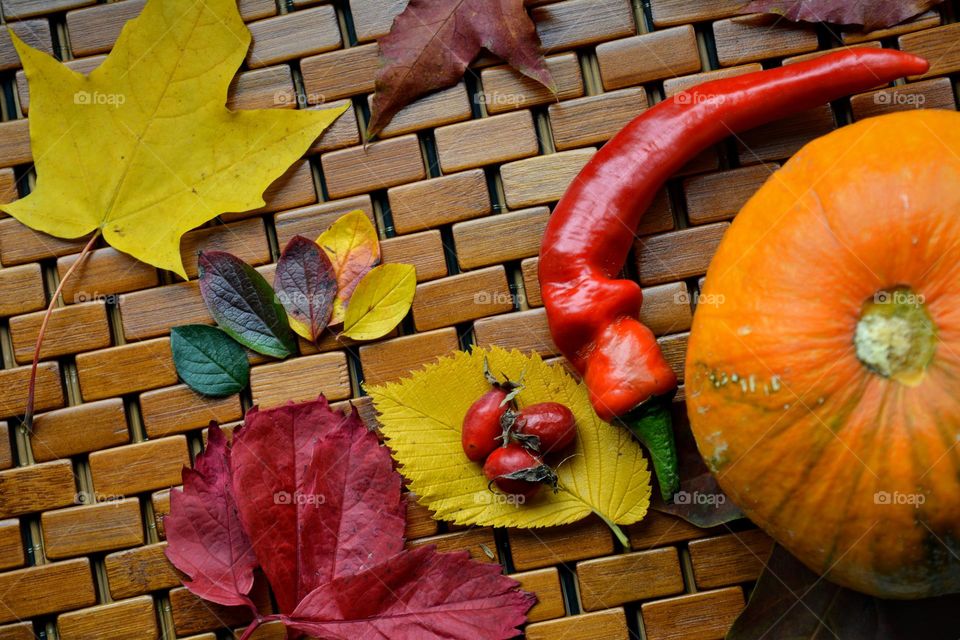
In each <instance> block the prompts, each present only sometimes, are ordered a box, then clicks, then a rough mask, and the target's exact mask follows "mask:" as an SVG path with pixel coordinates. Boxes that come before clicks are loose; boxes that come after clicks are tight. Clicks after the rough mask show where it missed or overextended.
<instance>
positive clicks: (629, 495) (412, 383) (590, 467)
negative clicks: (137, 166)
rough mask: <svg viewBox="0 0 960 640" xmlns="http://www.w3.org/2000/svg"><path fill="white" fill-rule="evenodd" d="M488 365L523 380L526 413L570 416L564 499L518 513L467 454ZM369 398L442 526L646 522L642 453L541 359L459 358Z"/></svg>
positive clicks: (494, 350)
mask: <svg viewBox="0 0 960 640" xmlns="http://www.w3.org/2000/svg"><path fill="white" fill-rule="evenodd" d="M484 356H486V357H487V358H488V359H489V362H490V369H491V370H492V371H493V372H494V373H495V374H500V373H503V374H505V375H507V376H509V377H510V379H511V380H518V379H520V376H521V375H523V384H524V389H523V391H521V392H520V394H519V395H518V396H517V403H518V404H519V406H520V407H521V408H522V407H524V406H527V405H530V404H535V403H537V402H547V401H552V402H560V403H562V404H565V405H566V406H568V407H569V408H570V410H571V411H573V414H574V417H575V418H576V421H577V440H576V443H575V445H573V449H572V451H570V453H569V457H568V458H566V459H565V460H564V461H563V462H561V463H560V464H559V465H558V466H557V468H556V472H557V475H558V476H559V485H560V491H559V492H558V493H553V492H552V491H550V490H549V489H546V488H544V489H542V490H541V491H539V492H538V493H537V494H536V495H535V496H534V497H533V498H532V499H531V500H529V501H528V502H527V503H526V504H516V502H515V501H514V500H510V499H508V496H504V495H502V494H496V493H492V492H491V491H490V490H489V489H488V488H487V484H488V481H487V479H486V477H485V476H484V475H483V469H482V467H481V465H479V464H477V463H475V462H471V461H470V460H469V459H467V456H466V454H465V453H464V452H463V448H462V446H461V443H460V428H461V424H462V423H463V417H464V415H466V413H467V409H468V408H469V407H470V405H471V404H473V402H474V400H476V399H477V398H479V397H480V396H481V395H482V394H483V393H485V392H486V391H488V390H489V388H490V385H489V383H488V382H487V381H486V380H485V379H484V376H483V358H484ZM367 392H368V393H369V394H370V396H371V397H372V398H373V403H374V406H376V408H377V411H379V412H380V414H381V415H380V423H381V424H382V425H383V428H382V431H383V434H384V436H385V437H386V440H387V444H388V445H389V446H390V448H391V449H392V450H393V452H394V457H395V458H396V460H397V462H398V463H399V464H400V470H401V472H402V473H403V475H404V476H405V477H406V478H407V479H409V480H410V483H411V484H410V488H411V490H412V491H414V492H415V493H416V494H417V495H419V496H420V502H421V503H422V504H424V505H426V506H427V507H429V508H430V509H432V510H433V511H435V512H436V516H437V518H438V519H442V520H452V521H453V522H455V523H457V524H464V525H472V524H475V525H482V526H495V527H546V526H553V525H560V524H567V523H570V522H575V521H577V520H580V519H581V518H584V517H586V516H588V515H590V513H596V514H597V515H599V516H600V517H601V518H603V519H605V520H607V521H608V522H612V523H616V524H632V523H634V522H637V521H638V520H640V519H642V518H643V517H644V515H646V512H647V507H648V505H649V504H650V473H649V471H648V470H647V461H646V458H644V454H643V452H642V450H641V448H640V445H639V444H638V443H637V441H636V440H635V439H634V438H633V436H632V435H630V433H629V432H628V431H627V430H626V429H624V428H622V427H617V426H614V425H611V424H609V423H606V422H603V421H602V420H600V418H598V417H597V414H596V413H595V412H594V411H593V408H592V407H591V405H590V398H589V396H588V393H587V389H586V387H585V386H583V385H582V384H578V383H577V382H576V381H575V380H574V379H573V378H572V377H571V376H570V374H568V373H567V372H566V371H565V370H564V368H563V367H561V366H559V365H548V364H547V363H545V362H544V361H543V360H542V359H541V358H540V356H538V355H536V354H534V355H532V356H527V355H524V354H522V353H520V352H519V351H517V350H513V351H506V350H504V349H501V348H499V347H491V348H490V349H479V348H476V349H474V350H473V351H472V352H471V353H465V352H462V351H461V352H457V353H456V354H454V355H453V356H452V357H446V358H442V359H441V360H440V361H439V362H437V363H435V364H431V365H428V366H427V367H426V368H425V369H422V370H420V371H418V372H416V373H415V374H413V377H410V378H405V379H403V380H401V381H399V382H393V383H388V384H386V385H383V386H375V387H368V388H367Z"/></svg>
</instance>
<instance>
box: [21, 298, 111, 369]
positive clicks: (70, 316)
mask: <svg viewBox="0 0 960 640" xmlns="http://www.w3.org/2000/svg"><path fill="white" fill-rule="evenodd" d="M45 315H46V312H44V311H36V312H34V313H30V314H27V315H23V316H16V317H14V318H10V335H11V338H12V339H13V357H14V358H15V359H16V361H17V362H18V363H20V364H27V363H30V362H32V361H33V352H34V348H35V346H36V342H37V335H38V334H39V333H40V324H41V323H42V322H43V318H44V316H45ZM110 343H111V338H110V325H109V324H108V323H107V307H106V304H104V303H103V302H87V303H85V304H75V305H71V306H69V307H62V308H59V309H54V310H53V313H51V314H50V319H49V322H48V324H47V332H46V336H45V338H44V340H43V344H42V345H41V346H40V358H41V359H47V358H57V357H60V356H66V355H72V354H75V353H80V352H81V351H89V350H91V349H102V348H103V347H109V346H110Z"/></svg>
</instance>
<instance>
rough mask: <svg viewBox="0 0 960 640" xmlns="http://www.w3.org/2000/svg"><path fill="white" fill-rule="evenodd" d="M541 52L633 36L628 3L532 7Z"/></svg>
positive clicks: (596, 0) (588, 1) (582, 1)
mask: <svg viewBox="0 0 960 640" xmlns="http://www.w3.org/2000/svg"><path fill="white" fill-rule="evenodd" d="M530 13H531V15H532V17H533V19H534V21H535V22H536V23H537V34H538V35H539V36H540V45H541V48H542V49H543V50H544V51H547V52H552V51H559V50H561V49H572V48H575V47H582V46H586V45H589V44H596V43H597V42H603V41H605V40H612V39H614V38H621V37H623V36H629V35H633V34H634V33H636V32H637V26H636V24H634V22H633V8H632V7H631V6H630V1H629V0H568V1H567V2H557V3H553V4H547V5H544V6H542V7H536V8H534V9H533V10H532V11H531V12H530Z"/></svg>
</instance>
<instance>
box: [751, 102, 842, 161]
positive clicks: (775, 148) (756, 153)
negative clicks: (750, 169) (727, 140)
mask: <svg viewBox="0 0 960 640" xmlns="http://www.w3.org/2000/svg"><path fill="white" fill-rule="evenodd" d="M835 126H836V125H835V124H834V120H833V112H832V111H831V110H830V106H829V105H823V106H821V107H816V108H813V109H809V110H807V111H804V112H803V113H800V114H798V115H795V116H791V117H789V118H784V119H782V120H777V121H775V122H771V123H770V124H765V125H762V126H759V127H756V128H754V129H750V130H749V131H746V132H744V133H743V134H741V135H739V136H738V137H737V149H738V151H739V153H740V163H741V164H756V163H758V162H771V161H774V160H784V159H786V158H789V157H790V156H792V155H793V154H794V153H796V152H797V151H799V150H800V148H801V147H803V146H804V145H805V144H807V143H808V142H810V141H811V140H814V139H816V138H819V137H820V136H823V135H826V134H828V133H830V132H831V131H833V129H834V127H835Z"/></svg>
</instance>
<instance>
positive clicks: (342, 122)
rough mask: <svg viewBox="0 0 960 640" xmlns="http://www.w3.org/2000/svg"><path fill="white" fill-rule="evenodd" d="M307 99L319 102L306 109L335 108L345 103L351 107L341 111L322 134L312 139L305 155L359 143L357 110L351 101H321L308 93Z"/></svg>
mask: <svg viewBox="0 0 960 640" xmlns="http://www.w3.org/2000/svg"><path fill="white" fill-rule="evenodd" d="M307 99H308V101H311V100H312V101H315V102H316V101H319V102H321V104H319V105H317V106H313V107H308V109H337V108H339V107H342V106H343V105H345V104H350V105H351V107H350V108H349V109H347V110H346V111H344V112H343V115H341V116H340V117H339V118H337V119H336V120H335V121H334V123H333V124H331V125H330V126H329V127H327V129H326V130H325V131H324V132H323V134H322V135H321V136H320V137H319V138H317V139H316V140H314V142H313V144H312V145H310V148H309V149H308V150H307V155H313V154H314V153H323V152H324V151H333V150H334V149H343V148H344V147H351V146H353V145H356V144H359V143H360V125H359V123H358V121H357V112H356V109H354V108H353V106H352V105H353V103H352V102H350V101H349V100H334V101H332V102H325V103H323V102H322V100H320V98H319V97H318V96H316V95H308V96H307Z"/></svg>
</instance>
